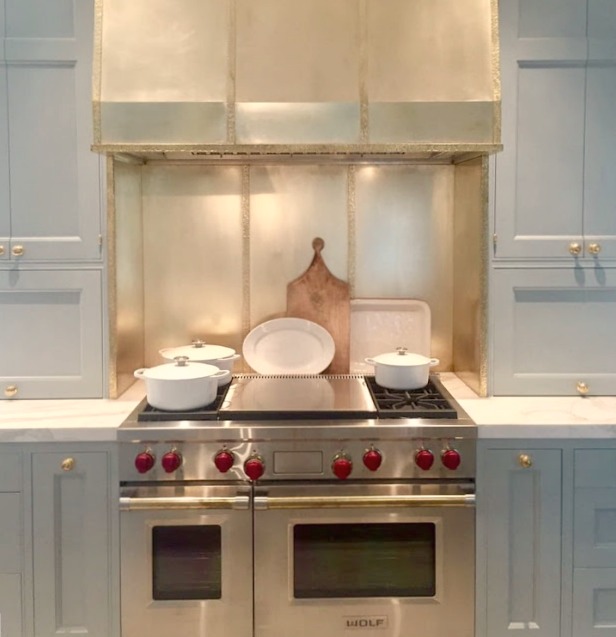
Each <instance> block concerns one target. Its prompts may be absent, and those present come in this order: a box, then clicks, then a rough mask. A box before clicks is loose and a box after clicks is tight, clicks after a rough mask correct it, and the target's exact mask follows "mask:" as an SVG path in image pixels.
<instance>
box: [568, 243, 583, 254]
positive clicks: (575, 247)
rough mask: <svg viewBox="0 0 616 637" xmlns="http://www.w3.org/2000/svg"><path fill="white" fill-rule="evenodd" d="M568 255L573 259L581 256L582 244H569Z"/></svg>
mask: <svg viewBox="0 0 616 637" xmlns="http://www.w3.org/2000/svg"><path fill="white" fill-rule="evenodd" d="M569 253H570V254H572V255H573V256H574V257H579V256H580V254H582V244H581V243H576V242H573V243H570V244H569Z"/></svg>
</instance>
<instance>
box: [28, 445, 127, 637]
mask: <svg viewBox="0 0 616 637" xmlns="http://www.w3.org/2000/svg"><path fill="white" fill-rule="evenodd" d="M114 493H115V491H114V490H113V489H112V486H111V483H110V457H109V453H107V452H105V451H91V452H90V451H71V450H68V449H67V450H62V451H61V452H60V451H40V452H38V451H35V452H34V453H33V454H32V537H33V546H32V554H33V574H34V575H33V588H34V590H33V600H34V609H33V610H34V637H52V636H56V635H82V636H87V637H111V636H112V635H114V634H117V632H116V630H117V628H116V625H117V622H116V621H114V618H113V616H112V610H111V609H112V607H113V595H114V594H115V593H114V592H113V591H116V592H117V586H114V582H113V581H112V577H113V575H114V574H116V575H117V571H116V570H115V569H114V568H113V567H112V555H115V553H113V551H114V538H116V535H115V530H114V528H113V525H114V524H115V522H117V520H115V519H113V516H112V510H113V508H112V504H111V503H112V500H113V494H114Z"/></svg>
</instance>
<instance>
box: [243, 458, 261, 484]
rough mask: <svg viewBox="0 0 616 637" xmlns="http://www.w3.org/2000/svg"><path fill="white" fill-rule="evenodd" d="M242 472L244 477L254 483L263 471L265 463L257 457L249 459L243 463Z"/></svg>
mask: <svg viewBox="0 0 616 637" xmlns="http://www.w3.org/2000/svg"><path fill="white" fill-rule="evenodd" d="M244 471H245V472H246V475H247V476H248V477H249V478H250V479H251V480H252V481H253V482H254V481H255V480H258V479H259V478H260V477H261V476H262V475H263V472H264V471H265V463H264V462H263V460H262V459H261V458H259V456H254V457H252V458H249V459H248V460H246V462H245V463H244Z"/></svg>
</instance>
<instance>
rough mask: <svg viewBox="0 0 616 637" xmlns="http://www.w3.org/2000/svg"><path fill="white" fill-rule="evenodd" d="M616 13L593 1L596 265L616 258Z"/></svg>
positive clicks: (609, 0) (587, 216)
mask: <svg viewBox="0 0 616 637" xmlns="http://www.w3.org/2000/svg"><path fill="white" fill-rule="evenodd" d="M615 9H616V7H615V6H614V2H613V0H588V68H587V71H586V126H585V129H586V144H585V155H584V185H585V188H584V235H585V236H584V240H585V246H584V247H585V254H586V255H587V256H588V255H591V256H592V255H594V256H595V258H597V259H601V258H616V180H614V164H615V163H616V118H615V117H614V104H615V103H616V10H615Z"/></svg>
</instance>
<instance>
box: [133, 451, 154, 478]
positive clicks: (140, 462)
mask: <svg viewBox="0 0 616 637" xmlns="http://www.w3.org/2000/svg"><path fill="white" fill-rule="evenodd" d="M155 460H156V458H155V457H154V456H153V455H152V454H151V453H150V452H149V451H142V452H141V453H139V454H137V455H136V456H135V469H137V471H139V473H147V472H148V471H149V470H150V469H151V468H152V467H153V466H154V462H155Z"/></svg>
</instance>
